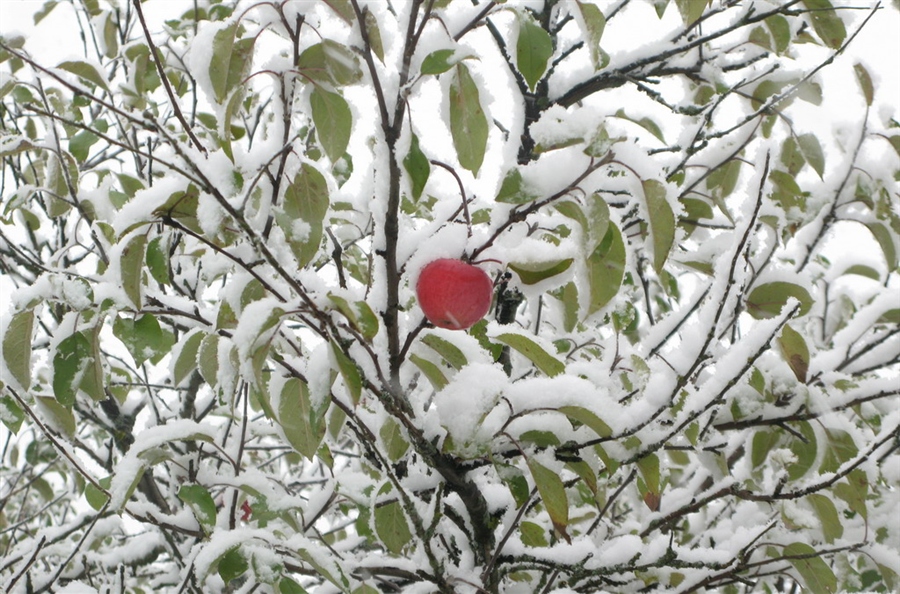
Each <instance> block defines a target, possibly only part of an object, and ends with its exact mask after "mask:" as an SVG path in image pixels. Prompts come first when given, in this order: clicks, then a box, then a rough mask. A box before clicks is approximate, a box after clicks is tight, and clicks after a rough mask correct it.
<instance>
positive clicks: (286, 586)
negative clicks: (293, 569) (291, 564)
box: [278, 577, 307, 594]
mask: <svg viewBox="0 0 900 594" xmlns="http://www.w3.org/2000/svg"><path fill="white" fill-rule="evenodd" d="M278 592H279V594H307V592H306V590H305V589H304V588H303V586H301V585H300V584H298V583H297V582H295V581H294V580H292V579H291V578H289V577H283V578H281V579H280V580H279V581H278Z"/></svg>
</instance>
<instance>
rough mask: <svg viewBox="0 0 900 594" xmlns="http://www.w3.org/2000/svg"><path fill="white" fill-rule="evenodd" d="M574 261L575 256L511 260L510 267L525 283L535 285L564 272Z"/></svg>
mask: <svg viewBox="0 0 900 594" xmlns="http://www.w3.org/2000/svg"><path fill="white" fill-rule="evenodd" d="M574 261H575V260H574V259H573V258H566V259H564V260H555V261H551V262H522V263H518V264H517V263H513V262H510V263H509V269H510V270H512V271H513V272H515V273H516V275H518V277H519V280H520V281H522V283H523V284H526V285H534V284H537V283H539V282H541V281H543V280H546V279H548V278H553V277H554V276H557V275H559V274H562V273H563V272H565V271H566V270H568V269H569V267H570V266H571V265H572V262H574Z"/></svg>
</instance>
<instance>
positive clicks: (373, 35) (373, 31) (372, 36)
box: [363, 6, 384, 64]
mask: <svg viewBox="0 0 900 594" xmlns="http://www.w3.org/2000/svg"><path fill="white" fill-rule="evenodd" d="M363 15H364V16H365V22H366V34H367V35H368V36H369V47H371V48H372V51H373V52H375V55H376V56H377V57H378V59H379V60H381V63H382V64H384V43H383V42H382V40H381V29H379V28H378V19H377V18H375V15H374V14H373V13H372V11H371V10H369V7H368V6H364V7H363Z"/></svg>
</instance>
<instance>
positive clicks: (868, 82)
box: [853, 62, 875, 105]
mask: <svg viewBox="0 0 900 594" xmlns="http://www.w3.org/2000/svg"><path fill="white" fill-rule="evenodd" d="M853 72H854V73H856V82H858V83H859V88H860V89H861V90H862V94H863V97H864V98H865V100H866V105H872V101H873V100H874V99H875V85H873V84H872V77H871V76H869V71H868V70H866V67H865V66H863V65H862V64H860V63H859V62H857V63H856V64H854V65H853Z"/></svg>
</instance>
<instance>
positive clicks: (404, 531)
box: [375, 501, 412, 555]
mask: <svg viewBox="0 0 900 594" xmlns="http://www.w3.org/2000/svg"><path fill="white" fill-rule="evenodd" d="M375 532H376V533H377V534H378V537H379V538H380V539H381V542H383V543H384V546H385V547H387V550H389V551H390V552H392V553H394V554H395V555H399V554H400V553H401V552H403V547H405V546H406V543H408V542H409V541H410V539H412V533H411V532H410V531H409V524H407V522H406V516H405V515H403V508H402V507H401V505H400V503H399V502H397V501H392V502H391V503H387V504H385V505H376V506H375Z"/></svg>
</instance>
